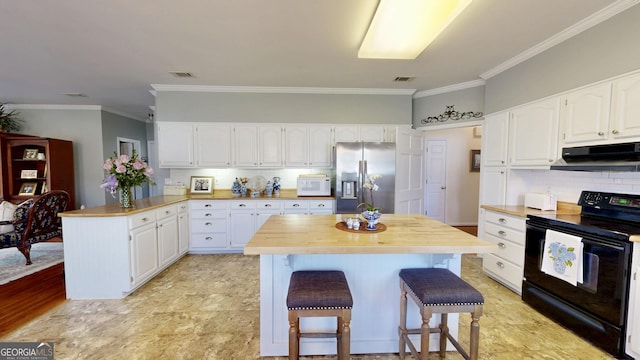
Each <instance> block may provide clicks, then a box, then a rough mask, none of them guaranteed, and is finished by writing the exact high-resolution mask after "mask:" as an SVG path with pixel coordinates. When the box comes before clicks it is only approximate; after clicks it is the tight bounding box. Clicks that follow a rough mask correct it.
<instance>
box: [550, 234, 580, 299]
mask: <svg viewBox="0 0 640 360" xmlns="http://www.w3.org/2000/svg"><path fill="white" fill-rule="evenodd" d="M582 269H583V268H582V238H581V237H579V236H573V235H569V234H564V233H561V232H558V231H553V230H547V232H546V234H545V240H544V249H543V254H542V267H541V269H540V270H542V272H544V273H545V274H547V275H551V276H554V277H556V278H558V279H560V280H564V281H566V282H568V283H569V284H571V285H573V286H576V285H577V284H578V283H582V278H583V272H582Z"/></svg>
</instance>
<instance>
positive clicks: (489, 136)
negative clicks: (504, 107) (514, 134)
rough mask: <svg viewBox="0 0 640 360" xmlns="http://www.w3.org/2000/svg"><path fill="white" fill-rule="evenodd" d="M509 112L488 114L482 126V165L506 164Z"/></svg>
mask: <svg viewBox="0 0 640 360" xmlns="http://www.w3.org/2000/svg"><path fill="white" fill-rule="evenodd" d="M508 139H509V113H506V112H504V113H498V114H492V115H487V117H486V118H485V119H484V125H483V127H482V166H506V165H507V150H508V147H507V145H508Z"/></svg>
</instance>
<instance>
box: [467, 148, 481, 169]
mask: <svg viewBox="0 0 640 360" xmlns="http://www.w3.org/2000/svg"><path fill="white" fill-rule="evenodd" d="M470 163H471V166H470V168H469V172H480V150H471V159H470Z"/></svg>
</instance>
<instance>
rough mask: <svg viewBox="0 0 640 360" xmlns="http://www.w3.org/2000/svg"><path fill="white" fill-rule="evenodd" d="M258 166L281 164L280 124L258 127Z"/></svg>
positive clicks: (276, 165)
mask: <svg viewBox="0 0 640 360" xmlns="http://www.w3.org/2000/svg"><path fill="white" fill-rule="evenodd" d="M258 143H259V147H258V159H259V163H258V165H259V166H266V167H281V166H282V163H283V162H282V126H279V125H278V126H259V127H258Z"/></svg>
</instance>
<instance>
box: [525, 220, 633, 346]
mask: <svg viewBox="0 0 640 360" xmlns="http://www.w3.org/2000/svg"><path fill="white" fill-rule="evenodd" d="M532 220H533V219H532ZM532 220H529V221H528V222H527V232H526V246H525V265H524V281H523V290H522V299H523V300H524V301H525V302H527V303H528V304H529V305H531V306H532V307H533V308H535V309H536V310H538V311H540V312H541V313H543V314H545V315H547V316H549V317H551V318H553V319H555V320H556V321H558V322H560V323H562V324H564V325H565V326H567V327H569V328H571V329H572V330H573V331H574V332H576V333H578V334H579V335H581V336H582V337H584V338H587V339H588V340H590V341H591V342H593V343H595V344H596V345H598V346H600V347H601V348H603V349H604V350H606V351H608V352H609V353H612V354H614V355H619V354H622V352H623V347H624V330H625V329H624V324H625V322H626V309H627V299H628V291H629V271H630V265H631V243H630V242H628V241H621V240H615V239H608V238H604V237H601V236H599V235H595V234H589V233H586V232H580V231H577V230H574V229H566V228H558V227H555V228H554V226H553V225H550V224H548V223H546V224H545V223H536V222H535V221H532ZM547 229H550V230H555V231H560V232H563V233H567V234H570V235H575V236H579V237H582V238H583V240H582V243H583V274H584V278H583V283H582V284H580V283H579V284H578V285H577V286H573V285H571V284H569V283H567V282H565V281H562V280H560V279H558V278H555V277H553V276H550V275H547V274H545V273H543V272H542V271H541V270H540V269H541V265H542V255H543V250H544V240H545V233H546V230H547Z"/></svg>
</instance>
